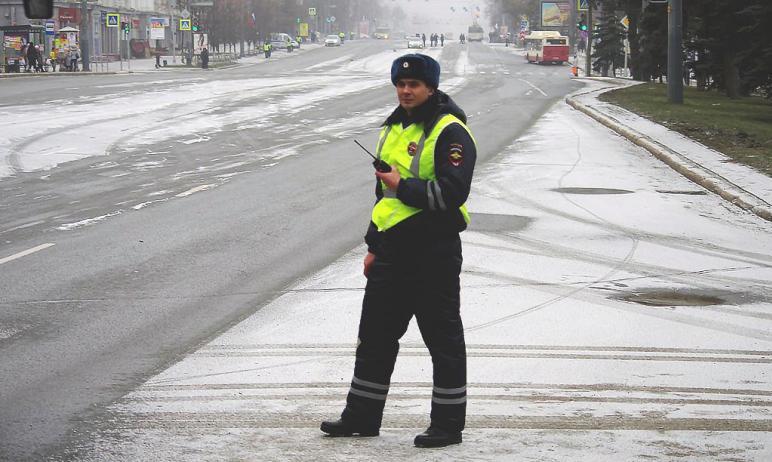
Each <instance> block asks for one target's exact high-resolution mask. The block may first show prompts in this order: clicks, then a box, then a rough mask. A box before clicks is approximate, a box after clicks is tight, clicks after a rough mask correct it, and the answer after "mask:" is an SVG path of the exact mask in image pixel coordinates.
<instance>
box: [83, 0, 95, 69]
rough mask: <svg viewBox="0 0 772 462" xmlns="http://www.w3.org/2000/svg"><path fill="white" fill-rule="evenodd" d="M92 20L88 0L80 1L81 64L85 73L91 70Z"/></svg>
mask: <svg viewBox="0 0 772 462" xmlns="http://www.w3.org/2000/svg"><path fill="white" fill-rule="evenodd" d="M90 22H91V18H89V15H88V4H87V3H86V0H80V52H81V62H82V63H83V71H84V72H88V71H90V70H91V68H90V64H91V60H90V59H89V55H90V54H91V42H92V38H91V34H90V33H89V32H90V31H91V27H89V26H90V24H89V23H90Z"/></svg>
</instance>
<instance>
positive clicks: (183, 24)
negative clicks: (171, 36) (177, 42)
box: [180, 19, 190, 30]
mask: <svg viewBox="0 0 772 462" xmlns="http://www.w3.org/2000/svg"><path fill="white" fill-rule="evenodd" d="M180 30H190V19H180Z"/></svg>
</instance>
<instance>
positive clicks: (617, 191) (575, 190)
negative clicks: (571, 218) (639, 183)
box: [550, 188, 635, 194]
mask: <svg viewBox="0 0 772 462" xmlns="http://www.w3.org/2000/svg"><path fill="white" fill-rule="evenodd" d="M550 191H555V192H559V193H563V194H632V193H634V192H635V191H630V190H627V189H609V188H554V189H551V190H550Z"/></svg>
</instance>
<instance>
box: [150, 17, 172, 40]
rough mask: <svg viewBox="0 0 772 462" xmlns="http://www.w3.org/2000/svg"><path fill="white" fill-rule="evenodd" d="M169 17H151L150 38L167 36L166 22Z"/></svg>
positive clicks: (158, 38) (156, 38) (155, 38)
mask: <svg viewBox="0 0 772 462" xmlns="http://www.w3.org/2000/svg"><path fill="white" fill-rule="evenodd" d="M164 21H168V18H150V40H163V39H164V38H166V29H165V27H166V24H165V23H164Z"/></svg>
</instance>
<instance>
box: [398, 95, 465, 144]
mask: <svg viewBox="0 0 772 462" xmlns="http://www.w3.org/2000/svg"><path fill="white" fill-rule="evenodd" d="M445 114H452V115H454V116H456V117H458V118H459V119H460V120H461V121H462V122H464V123H466V114H464V111H463V110H462V109H461V108H460V107H458V106H457V105H456V103H455V102H454V101H453V100H452V99H451V98H450V96H448V95H447V93H444V92H442V91H440V90H436V91H435V92H434V94H433V95H432V96H430V97H429V99H428V100H426V102H425V103H424V104H422V105H420V106H419V107H417V108H416V110H415V111H413V114H412V115H408V113H407V111H405V109H403V108H402V106H397V108H396V109H394V112H392V113H391V115H390V116H389V117H388V118H386V121H385V122H384V123H383V125H384V126H388V125H394V124H396V123H400V124H402V126H403V127H407V126H409V125H411V124H423V125H424V133H426V134H427V135H428V134H429V133H430V132H431V131H432V128H434V124H436V123H437V121H438V120H439V119H440V118H441V117H442V116H443V115H445Z"/></svg>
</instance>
